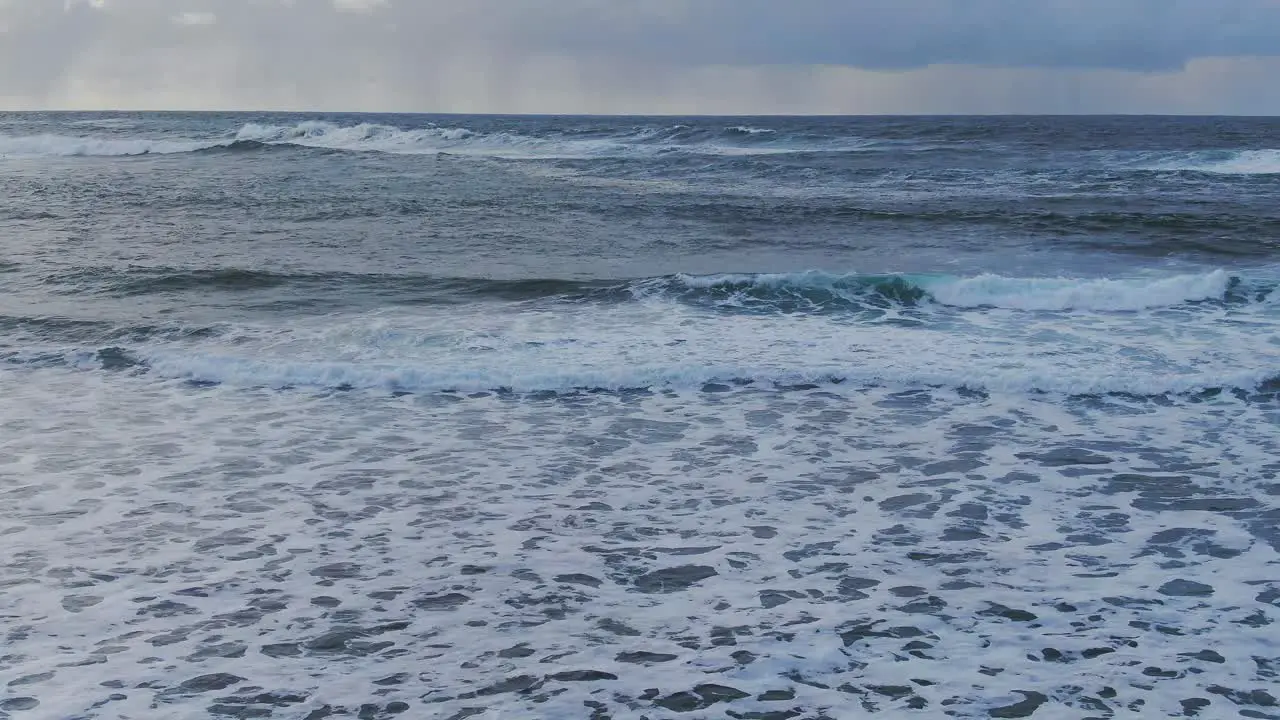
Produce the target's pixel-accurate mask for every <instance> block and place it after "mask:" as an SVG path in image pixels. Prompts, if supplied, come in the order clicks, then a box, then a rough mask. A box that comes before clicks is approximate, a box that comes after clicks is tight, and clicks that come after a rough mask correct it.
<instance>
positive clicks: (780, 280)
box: [45, 268, 1275, 312]
mask: <svg viewBox="0 0 1280 720" xmlns="http://www.w3.org/2000/svg"><path fill="white" fill-rule="evenodd" d="M45 280H46V282H50V283H53V284H58V285H61V286H74V287H76V288H77V289H78V291H79V292H91V293H100V294H108V295H113V296H139V295H149V294H154V293H174V292H207V291H219V292H248V291H256V290H264V289H270V288H277V287H281V286H290V287H293V288H297V289H313V290H324V289H328V290H332V291H334V292H343V291H356V290H359V291H366V292H381V293H382V294H384V295H387V296H388V297H399V298H400V299H401V300H404V301H413V300H422V299H426V298H433V299H435V300H438V301H448V300H449V299H450V298H453V299H455V300H457V301H459V302H462V301H472V300H477V299H480V300H483V299H492V300H505V301H523V300H561V301H572V302H628V301H647V300H667V301H678V302H683V303H689V304H694V305H703V306H711V307H719V308H742V309H751V310H760V311H769V310H773V311H783V312H805V311H827V310H837V311H838V310H840V309H847V308H850V307H866V306H868V305H872V306H877V307H887V306H890V305H898V306H918V305H922V304H929V303H932V304H936V305H941V306H947V307H952V308H960V309H981V308H1004V309H1009V310H1021V311H1050V312H1054V311H1057V312H1068V311H1085V312H1090V311H1091V312H1133V311H1140V310H1150V309H1155V308H1165V307H1175V306H1179V305H1183V304H1187V303H1199V302H1206V301H1218V302H1237V303H1238V302H1250V301H1259V300H1262V299H1264V298H1267V297H1268V296H1269V295H1270V294H1271V293H1272V292H1273V290H1274V289H1275V288H1274V287H1273V286H1272V285H1269V284H1267V283H1265V282H1261V281H1245V280H1243V279H1242V278H1240V277H1238V276H1235V275H1232V274H1231V273H1228V272H1227V271H1225V270H1214V271H1212V272H1207V273H1199V274H1184V275H1172V276H1165V277H1137V278H1065V277H1056V278H1054V277H1043V278H1024V277H1004V276H1001V275H991V274H986V275H977V276H971V277H962V276H952V275H920V274H887V275H863V274H840V273H828V272H817V271H813V272H800V273H757V274H717V275H688V274H676V275H666V276H661V277H653V278H644V279H637V280H628V281H617V280H597V281H581V280H563V279H553V278H545V279H518V280H502V279H486V278H459V277H440V276H432V275H390V274H360V273H345V272H335V273H313V274H305V273H278V272H271V271H266V270H248V269H239V268H222V269H203V270H184V269H177V268H147V269H137V270H132V271H125V272H118V271H106V270H100V269H93V270H80V271H76V272H72V273H69V274H66V275H61V276H49V277H46V278H45Z"/></svg>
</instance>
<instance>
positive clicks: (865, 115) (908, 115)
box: [0, 108, 1280, 119]
mask: <svg viewBox="0 0 1280 720" xmlns="http://www.w3.org/2000/svg"><path fill="white" fill-rule="evenodd" d="M94 113H96V114H147V115H166V114H167V115H217V114H223V115H230V114H238V115H420V116H437V117H504V118H637V117H646V118H708V119H717V118H779V119H786V118H1015V117H1016V118H1071V117H1074V118H1090V117H1092V118H1103V117H1122V118H1248V119H1280V115H1270V114H1252V113H1222V114H1217V113H1160V112H1144V113H1138V112H1096V113H1084V112H1067V113H1047V112H1000V113H996V112H992V113H981V112H979V113H664V112H659V113H591V112H585V113H584V112H565V113H550V112H537V113H522V112H459V111H427V110H331V109H330V110H326V109H311V110H279V109H274V110H273V109H217V110H214V109H208V108H204V109H172V108H170V109H163V110H155V109H149V110H145V109H121V108H109V109H102V108H99V109H67V108H60V109H38V108H24V109H11V110H2V109H0V115H35V114H46V115H56V114H65V115H72V114H94Z"/></svg>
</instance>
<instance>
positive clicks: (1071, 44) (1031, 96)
mask: <svg viewBox="0 0 1280 720" xmlns="http://www.w3.org/2000/svg"><path fill="white" fill-rule="evenodd" d="M95 6H97V7H95ZM0 28H3V29H4V30H3V31H2V32H0V101H5V102H7V103H8V104H9V105H15V104H16V105H24V106H48V105H56V106H91V107H101V106H110V105H115V106H120V107H126V106H127V107H139V106H145V107H271V108H302V107H310V108H320V107H325V108H342V109H349V108H370V109H415V110H416V109H425V110H437V109H449V110H462V111H548V110H552V109H556V108H563V109H565V110H566V111H568V110H574V111H593V112H612V111H636V110H637V109H641V108H642V107H649V108H651V109H652V110H653V111H667V110H676V111H683V110H685V109H688V110H699V109H702V108H703V107H707V108H711V109H713V110H714V109H715V108H720V107H725V108H733V109H734V110H739V109H746V108H747V107H750V106H752V102H751V98H755V100H756V105H757V106H758V108H759V111H761V112H771V111H783V110H786V111H790V110H792V109H810V111H812V110H811V109H812V108H816V107H827V108H830V109H832V110H833V111H853V112H861V111H870V112H875V111H881V110H882V109H884V108H891V109H892V110H894V111H897V110H902V109H906V110H907V111H910V109H911V108H922V109H926V110H928V111H934V110H936V109H937V108H936V97H938V96H939V95H944V96H951V97H953V98H954V102H953V103H952V105H950V106H948V107H953V106H954V107H957V108H959V107H964V108H966V109H967V108H969V107H970V105H971V102H970V101H969V100H967V99H966V96H965V95H964V92H965V88H966V87H967V86H966V83H971V84H972V83H978V84H980V83H981V78H982V77H986V78H988V79H990V80H991V81H992V82H1003V83H1009V86H1008V87H1009V88H1015V89H1016V93H1015V94H1016V95H1017V97H1010V98H1007V99H1005V100H1001V101H1000V102H999V103H995V100H994V99H993V100H991V102H992V103H993V105H992V106H990V109H991V110H992V111H1003V110H1017V109H1019V108H1023V107H1025V108H1034V107H1041V106H1044V107H1049V106H1051V107H1055V108H1056V107H1059V106H1063V105H1070V104H1071V102H1072V100H1071V98H1073V97H1077V96H1078V97H1081V98H1085V99H1087V98H1091V97H1103V96H1104V95H1105V97H1107V98H1113V100H1112V101H1111V102H1115V101H1119V100H1124V99H1125V97H1126V91H1124V90H1115V89H1114V88H1116V87H1127V85H1126V83H1127V84H1128V85H1129V86H1134V87H1136V85H1135V83H1138V82H1139V81H1138V80H1136V79H1133V78H1129V79H1127V80H1125V79H1123V78H1121V79H1119V80H1117V79H1116V78H1115V77H1111V76H1109V75H1108V76H1107V77H1109V78H1110V79H1106V78H1104V77H1103V74H1106V73H1110V72H1112V71H1121V72H1126V71H1136V72H1139V73H1150V72H1168V71H1176V70H1178V69H1180V68H1183V67H1184V66H1185V65H1187V63H1189V62H1193V61H1196V60H1197V58H1230V57H1241V58H1247V57H1248V56H1275V55H1280V0H788V1H786V2H781V1H779V0H0ZM1242 62H1243V60H1242ZM936 66H946V67H954V68H958V70H956V71H954V72H952V71H938V70H936V69H934V68H935V67H936ZM977 67H988V68H994V69H997V70H999V69H1002V68H1003V69H1014V70H1019V69H1026V68H1041V69H1044V72H1045V73H1048V74H1044V73H1041V74H1040V75H1035V74H1034V73H1033V74H1032V75H1027V74H1026V73H1019V74H1016V75H1009V74H1008V73H1007V72H1004V70H999V72H996V71H995V70H993V71H991V72H987V73H985V74H984V73H983V72H982V71H979V70H977V69H975V68H977ZM822 68H843V69H844V70H846V71H848V72H843V73H842V74H839V75H838V77H839V78H840V79H839V81H838V82H837V81H835V80H833V79H832V78H834V77H836V75H833V74H832V73H831V72H828V71H826V70H822ZM965 68H968V69H967V70H966V69H965ZM917 69H918V70H917ZM883 70H913V72H910V73H905V74H904V76H903V77H898V78H897V79H893V78H892V77H890V78H889V79H888V80H886V76H885V74H884V73H879V72H872V73H867V72H862V71H883ZM1077 71H1098V72H1101V73H1103V74H1097V73H1094V74H1093V75H1090V74H1089V73H1088V72H1086V73H1085V74H1084V75H1080V76H1079V77H1077V76H1076V75H1075V74H1072V73H1077ZM1063 73H1067V75H1063ZM1068 76H1069V77H1068ZM1188 77H1189V76H1188ZM937 78H947V79H946V80H945V81H943V83H942V84H941V85H939V84H938V81H937V80H936V79H937ZM1037 78H1038V79H1037ZM1091 78H1092V79H1091ZM1046 79H1047V80H1048V81H1049V82H1048V84H1047V85H1046V86H1045V87H1038V83H1039V82H1040V81H1041V80H1046ZM1104 80H1105V82H1104ZM1195 81H1196V82H1201V80H1195ZM1188 82H1190V80H1188ZM956 83H958V84H956ZM1082 83H1083V85H1082ZM1090 83H1092V85H1091V84H1090ZM1099 83H1101V84H1099ZM1248 83H1249V87H1250V88H1257V87H1259V80H1258V78H1257V77H1255V76H1253V75H1249V77H1248ZM1147 85H1150V83H1147V84H1146V85H1144V87H1146V86H1147ZM1266 86H1267V85H1266V83H1263V84H1262V87H1266ZM973 87H974V89H975V91H976V92H975V94H974V95H973V96H974V97H981V98H995V99H999V98H1003V97H1004V91H999V92H995V93H994V94H993V93H992V89H991V88H983V87H979V86H978V85H974V86H973ZM1100 87H1105V88H1107V90H1106V92H1105V93H1102V94H1101V95H1100V94H1099V92H1101V91H1095V90H1096V88H1100ZM1160 87H1163V86H1162V85H1161V86H1160ZM1081 88H1083V89H1081ZM1090 88H1094V90H1091V89H1090ZM1008 92H1013V90H1008ZM1162 92H1170V93H1173V94H1178V93H1181V94H1182V95H1187V94H1188V92H1190V91H1189V90H1188V88H1185V87H1184V88H1181V89H1177V88H1174V89H1171V90H1167V91H1162ZM1196 92H1199V91H1198V90H1197V91H1196ZM1272 92H1273V94H1274V91H1272ZM922 93H925V94H922ZM823 94H826V95H825V96H824V95H823ZM700 97H705V98H706V100H705V102H702V104H699V100H698V98H700ZM6 98H8V100H7V101H6V100H5V99H6ZM716 98H731V99H726V100H724V101H723V102H722V101H719V100H716ZM815 98H816V99H815ZM1019 98H1021V100H1020V99H1019ZM1046 98H1048V100H1046ZM1064 98H1065V99H1064ZM1050 101H1051V102H1050ZM824 103H825V104H824ZM1274 104H1275V103H1272V105H1269V106H1268V107H1271V106H1274ZM997 105H998V107H997ZM1086 106H1087V103H1086ZM984 107H985V106H984ZM1087 107H1092V106H1087Z"/></svg>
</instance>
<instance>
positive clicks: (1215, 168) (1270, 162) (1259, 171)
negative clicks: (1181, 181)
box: [1150, 150, 1280, 175]
mask: <svg viewBox="0 0 1280 720" xmlns="http://www.w3.org/2000/svg"><path fill="white" fill-rule="evenodd" d="M1150 169H1153V170H1168V171H1185V172H1201V173H1213V174H1217V175H1280V150H1238V151H1216V152H1196V153H1183V154H1179V155H1176V156H1172V157H1171V156H1169V155H1167V154H1166V155H1165V156H1163V157H1160V158H1156V159H1155V162H1154V163H1152V164H1151V165H1150Z"/></svg>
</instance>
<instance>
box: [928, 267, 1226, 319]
mask: <svg viewBox="0 0 1280 720" xmlns="http://www.w3.org/2000/svg"><path fill="white" fill-rule="evenodd" d="M1231 278H1232V276H1231V275H1230V273H1228V272H1226V271H1225V270H1215V271H1213V272H1211V273H1206V274H1202V275H1178V276H1174V277H1165V278H1135V279H1107V278H1098V279H1091V278H1008V277H1001V276H999V275H980V276H978V277H974V278H942V279H925V280H920V281H918V282H919V285H920V286H921V287H922V288H924V289H925V290H927V291H928V292H929V294H930V295H931V296H932V297H933V298H934V299H935V300H937V301H938V302H940V303H942V304H944V305H953V306H956V307H1001V308H1012V309H1016V310H1101V311H1107V310H1115V311H1126V310H1145V309H1149V308H1159V307H1171V306H1175V305H1180V304H1182V303H1186V302H1197V301H1202V300H1221V299H1222V298H1223V296H1224V295H1225V294H1226V292H1227V289H1228V288H1229V287H1230V285H1231Z"/></svg>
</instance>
